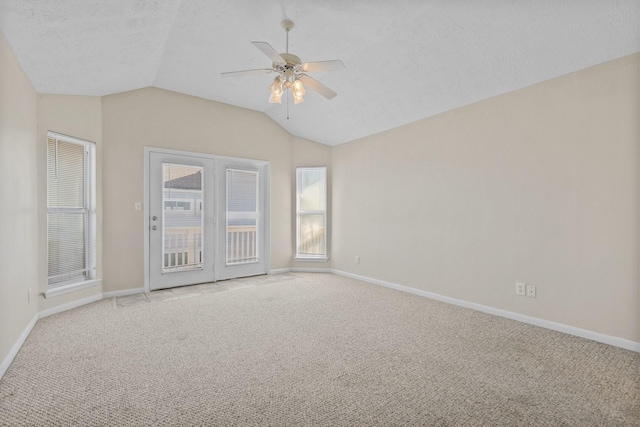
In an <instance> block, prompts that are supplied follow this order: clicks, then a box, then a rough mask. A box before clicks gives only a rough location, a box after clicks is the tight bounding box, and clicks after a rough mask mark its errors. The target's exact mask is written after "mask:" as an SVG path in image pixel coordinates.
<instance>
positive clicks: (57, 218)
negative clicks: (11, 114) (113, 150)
mask: <svg viewBox="0 0 640 427" xmlns="http://www.w3.org/2000/svg"><path fill="white" fill-rule="evenodd" d="M94 157H95V145H94V144H93V143H91V142H88V141H83V140H79V139H76V138H71V137H67V136H64V135H59V134H56V133H53V132H49V133H48V134H47V262H48V283H49V286H58V285H63V284H68V283H74V282H80V281H85V280H90V279H94V278H95V264H96V263H95V257H96V256H95V252H96V251H95V166H94V165H95V158H94Z"/></svg>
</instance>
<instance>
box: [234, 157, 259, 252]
mask: <svg viewBox="0 0 640 427" xmlns="http://www.w3.org/2000/svg"><path fill="white" fill-rule="evenodd" d="M258 206H259V205H258V171H252V170H240V169H227V211H226V219H227V239H226V241H227V250H226V252H227V256H226V259H227V265H231V264H246V263H252V262H258V256H259V254H258V241H257V239H258V235H259V233H258V219H259V212H258Z"/></svg>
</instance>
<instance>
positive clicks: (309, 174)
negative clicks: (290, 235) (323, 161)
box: [296, 167, 327, 260]
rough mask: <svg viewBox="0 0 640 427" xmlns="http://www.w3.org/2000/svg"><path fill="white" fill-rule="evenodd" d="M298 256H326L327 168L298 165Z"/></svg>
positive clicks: (319, 257)
mask: <svg viewBox="0 0 640 427" xmlns="http://www.w3.org/2000/svg"><path fill="white" fill-rule="evenodd" d="M296 210H297V215H296V216H297V219H296V230H297V233H296V234H297V236H296V248H297V250H296V258H303V259H323V260H324V259H326V258H327V235H326V229H327V168H325V167H318V168H297V169H296Z"/></svg>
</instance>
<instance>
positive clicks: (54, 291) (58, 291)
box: [44, 279, 102, 298]
mask: <svg viewBox="0 0 640 427" xmlns="http://www.w3.org/2000/svg"><path fill="white" fill-rule="evenodd" d="M101 283H102V279H92V280H85V281H84V282H78V283H69V284H68V285H62V286H56V287H55V288H50V289H47V290H46V291H45V292H44V297H45V298H53V297H57V296H59V295H64V294H68V293H69V292H75V291H79V290H80V289H85V288H90V287H92V286H98V285H100V284H101Z"/></svg>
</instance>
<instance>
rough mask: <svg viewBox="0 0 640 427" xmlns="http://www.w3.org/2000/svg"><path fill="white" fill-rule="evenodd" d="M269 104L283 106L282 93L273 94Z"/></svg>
mask: <svg viewBox="0 0 640 427" xmlns="http://www.w3.org/2000/svg"><path fill="white" fill-rule="evenodd" d="M269 103H270V104H282V92H280V93H277V94H276V93H273V92H271V96H269Z"/></svg>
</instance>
